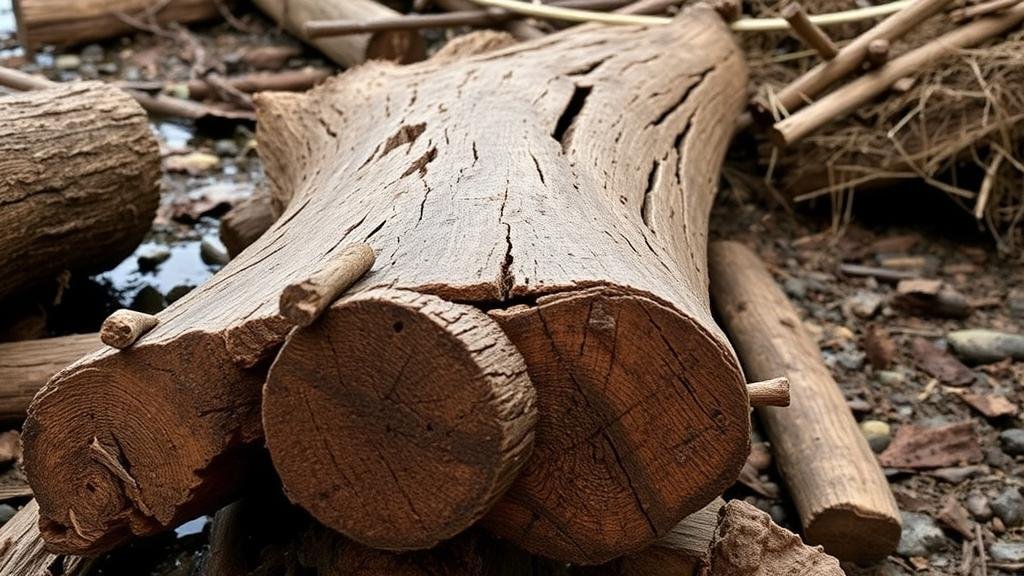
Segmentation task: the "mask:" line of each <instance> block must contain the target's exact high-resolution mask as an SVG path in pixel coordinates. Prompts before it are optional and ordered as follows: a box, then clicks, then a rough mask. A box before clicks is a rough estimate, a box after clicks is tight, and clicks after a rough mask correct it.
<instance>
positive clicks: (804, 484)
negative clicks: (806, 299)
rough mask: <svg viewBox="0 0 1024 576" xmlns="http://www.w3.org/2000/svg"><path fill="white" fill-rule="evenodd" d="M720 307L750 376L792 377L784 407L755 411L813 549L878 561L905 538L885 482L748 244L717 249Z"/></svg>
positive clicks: (714, 272) (809, 342) (713, 254)
mask: <svg viewBox="0 0 1024 576" xmlns="http://www.w3.org/2000/svg"><path fill="white" fill-rule="evenodd" d="M709 261H710V264H711V286H712V293H713V294H714V295H715V309H716V310H717V311H718V315H719V318H720V319H721V320H722V322H723V325H724V326H725V328H726V331H727V332H728V333H729V335H730V337H731V340H732V342H733V344H734V345H735V346H736V351H737V353H738V354H739V355H740V359H741V361H742V362H743V367H744V368H745V369H746V371H747V376H748V377H750V378H770V377H773V376H778V375H779V374H782V373H784V374H785V375H786V376H787V377H789V381H790V391H791V402H790V405H789V406H788V407H786V408H770V407H764V408H758V409H757V413H758V415H759V416H760V418H761V421H762V422H763V423H764V425H765V428H766V429H767V432H768V435H769V437H770V438H771V441H772V447H773V448H774V449H775V457H776V460H777V461H778V463H779V469H780V471H781V473H782V477H783V479H784V480H785V481H786V485H787V487H788V488H789V492H790V494H792V496H793V500H794V501H796V508H797V511H798V512H799V513H800V519H801V521H802V522H803V526H804V535H805V536H806V538H807V541H808V542H809V543H811V544H821V545H823V546H824V547H825V551H826V552H828V553H829V554H832V555H834V556H837V557H839V558H841V559H843V560H853V561H857V562H872V561H876V560H879V559H882V558H885V557H886V556H888V555H889V554H890V553H891V552H892V551H893V550H895V549H896V544H897V543H898V542H899V539H900V513H899V509H898V508H897V507H896V502H895V500H894V499H893V496H892V492H890V490H889V483H888V482H887V481H886V479H885V476H883V475H882V470H881V469H880V468H879V467H878V462H877V461H876V460H875V455H874V454H873V453H872V452H871V448H869V447H868V444H867V442H866V441H865V440H864V436H863V435H862V434H861V433H860V429H859V428H858V426H857V423H856V421H855V420H854V419H853V415H852V414H851V413H850V409H849V407H847V405H846V399H845V398H844V397H843V394H842V392H840V390H839V387H838V385H837V384H836V382H835V380H834V379H833V378H832V374H831V372H830V371H829V369H828V367H827V366H825V363H824V362H823V361H822V360H821V352H820V351H819V350H818V346H817V344H815V342H814V340H813V339H812V338H811V337H810V335H809V334H808V333H807V331H806V330H805V329H804V327H803V323H802V322H801V320H800V317H799V316H798V315H797V312H796V310H795V309H794V308H793V305H792V304H790V303H789V300H787V299H786V296H785V294H783V292H782V290H781V289H780V288H779V287H778V285H776V283H775V281H774V280H773V279H772V276H771V273H769V272H768V270H767V269H766V268H765V266H764V264H763V263H762V262H761V261H760V259H758V257H757V255H755V254H754V253H753V252H751V251H750V249H748V248H746V247H745V246H743V245H742V244H738V243H735V242H716V243H714V244H712V245H711V250H710V256H709Z"/></svg>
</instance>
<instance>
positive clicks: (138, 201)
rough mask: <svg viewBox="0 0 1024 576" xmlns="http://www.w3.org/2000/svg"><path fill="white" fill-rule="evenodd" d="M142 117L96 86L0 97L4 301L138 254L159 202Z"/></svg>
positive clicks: (156, 164) (152, 151)
mask: <svg viewBox="0 0 1024 576" xmlns="http://www.w3.org/2000/svg"><path fill="white" fill-rule="evenodd" d="M159 182H160V156H159V150H158V147H157V142H156V139H155V138H154V137H153V134H152V132H151V131H150V129H149V123H148V121H147V118H146V113H145V111H143V110H142V108H140V107H139V105H138V104H136V103H135V102H134V101H133V100H132V99H131V97H129V96H128V95H127V94H125V93H124V92H122V91H120V90H118V89H116V88H112V87H109V86H105V85H103V84H101V83H97V82H83V83H79V84H73V85H67V86H59V87H55V88H52V89H48V90H40V91H35V92H27V93H24V94H12V95H9V96H4V97H0V206H3V210H0V246H2V247H3V249H2V250H0V298H3V297H5V296H8V295H10V294H11V293H13V292H15V291H17V290H19V289H24V288H28V287H30V286H32V285H34V284H36V283H39V282H42V281H44V280H46V279H48V278H52V277H53V276H54V275H55V274H57V273H59V272H61V271H63V270H67V269H73V270H85V271H97V270H101V269H103V268H104V267H106V266H112V265H114V264H117V263H118V262H120V261H121V260H122V259H123V258H124V257H125V256H128V255H129V254H131V252H132V250H134V249H135V247H136V246H138V244H139V242H140V241H141V240H142V238H143V236H145V234H146V232H147V231H148V230H149V226H150V223H151V222H152V221H153V217H154V215H155V214H156V207H157V202H158V200H159Z"/></svg>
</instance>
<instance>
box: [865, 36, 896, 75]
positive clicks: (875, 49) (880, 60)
mask: <svg viewBox="0 0 1024 576" xmlns="http://www.w3.org/2000/svg"><path fill="white" fill-rule="evenodd" d="M890 47H891V46H890V43H889V41H888V40H886V39H885V38H878V39H875V40H872V41H871V43H870V44H868V62H870V63H871V65H872V66H874V67H875V68H878V67H880V66H884V65H885V63H886V62H888V61H889V49H890Z"/></svg>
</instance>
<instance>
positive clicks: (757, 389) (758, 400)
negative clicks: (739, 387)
mask: <svg viewBox="0 0 1024 576" xmlns="http://www.w3.org/2000/svg"><path fill="white" fill-rule="evenodd" d="M747 397H749V398H750V405H751V406H789V378H786V377H785V376H781V377H779V378H772V379H771V380H764V381H762V382H751V383H750V384H747Z"/></svg>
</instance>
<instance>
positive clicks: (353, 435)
mask: <svg viewBox="0 0 1024 576" xmlns="http://www.w3.org/2000/svg"><path fill="white" fill-rule="evenodd" d="M534 394H535V393H534V389H533V386H532V384H531V383H530V380H529V377H528V376H527V374H526V364H525V362H524V361H523V358H522V356H521V355H520V354H519V352H518V351H517V350H516V348H515V346H513V345H512V343H511V342H510V341H509V340H508V338H507V337H506V336H505V335H504V333H503V332H502V331H501V329H500V328H499V327H498V325H497V324H496V323H495V322H494V321H493V320H491V319H489V318H488V317H487V316H486V315H485V314H484V313H482V312H480V311H479V310H477V309H475V308H473V307H471V306H466V305H460V304H453V303H450V302H447V301H445V300H442V299H440V298H437V297H435V296H426V295H422V294H417V293H414V292H407V291H398V290H388V289H380V290H371V291H367V292H363V293H361V294H359V295H358V296H354V297H351V298H346V299H343V300H341V301H339V302H337V303H336V304H335V305H333V306H332V307H331V308H329V309H328V310H327V312H326V313H325V314H324V315H323V316H322V317H321V319H320V321H319V322H316V323H315V324H313V325H311V326H309V327H306V328H300V329H298V330H296V332H294V333H293V334H292V335H291V336H290V337H289V339H288V341H287V343H286V344H285V346H284V348H282V350H281V352H280V353H279V355H278V358H277V360H276V362H275V363H274V365H273V367H272V368H271V371H270V375H269V377H268V379H267V384H266V386H265V388H264V404H263V423H264V429H265V432H266V438H267V446H268V448H269V449H270V453H271V456H272V458H273V461H274V465H275V467H276V468H277V470H278V473H279V474H280V476H281V480H282V481H283V483H284V487H285V491H286V492H287V494H288V496H289V498H291V499H292V500H293V501H294V502H296V503H298V504H299V505H301V506H303V507H304V508H305V509H306V510H307V511H309V512H310V513H311V514H313V516H315V517H316V518H317V519H318V520H320V521H321V522H322V523H324V524H326V525H327V526H329V527H331V528H334V529H335V530H338V531H340V532H342V533H344V534H345V535H347V536H349V537H350V538H352V539H353V540H356V541H358V542H360V543H363V544H366V545H368V546H372V547H375V548H383V549H390V550H408V549H421V548H429V547H431V546H433V545H435V544H437V543H438V542H440V541H442V540H445V539H448V538H450V537H452V536H454V535H456V534H458V533H459V532H461V531H462V530H464V529H465V528H467V527H469V526H470V525H471V524H473V523H474V522H475V521H476V520H478V519H479V518H480V517H482V516H483V515H484V514H485V513H486V512H487V511H488V510H489V509H490V508H491V506H492V505H493V504H494V502H495V501H496V500H497V499H498V498H499V497H500V496H502V495H503V494H504V493H505V491H506V490H507V489H508V487H509V486H510V485H511V483H512V480H513V479H514V478H515V476H516V474H517V473H518V471H519V470H520V468H521V467H522V466H523V464H524V462H526V460H527V457H528V456H529V454H530V452H531V449H532V445H533V428H534V424H535V422H536V419H537V413H536V408H535V404H534V403H535V396H534Z"/></svg>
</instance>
